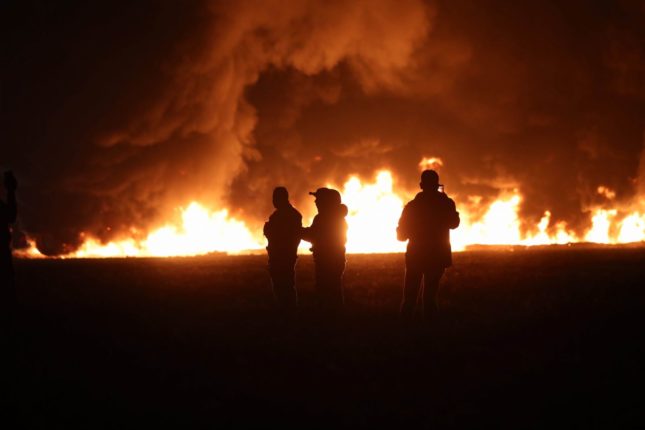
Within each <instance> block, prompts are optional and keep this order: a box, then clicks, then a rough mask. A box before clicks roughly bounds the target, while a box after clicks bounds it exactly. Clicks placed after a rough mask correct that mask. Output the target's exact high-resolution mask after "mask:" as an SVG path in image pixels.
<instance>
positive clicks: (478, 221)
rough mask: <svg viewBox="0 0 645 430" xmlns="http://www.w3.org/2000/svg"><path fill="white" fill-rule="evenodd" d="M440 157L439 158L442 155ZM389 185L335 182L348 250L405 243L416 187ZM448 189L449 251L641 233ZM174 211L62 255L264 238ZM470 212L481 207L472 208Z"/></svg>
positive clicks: (225, 217)
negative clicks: (404, 225) (526, 220)
mask: <svg viewBox="0 0 645 430" xmlns="http://www.w3.org/2000/svg"><path fill="white" fill-rule="evenodd" d="M436 160H438V159H433V162H434V163H435V165H436V163H437V161H436ZM426 161H427V160H426V159H424V160H423V161H422V163H421V164H424V165H429V163H430V161H427V162H426ZM438 162H439V163H441V160H439V161H438ZM421 164H420V166H421ZM395 185H396V184H395V181H394V178H393V177H392V174H391V173H390V172H389V171H381V172H378V173H377V175H376V178H375V180H374V181H373V182H371V183H370V182H365V181H361V180H360V179H359V178H358V177H351V178H350V179H349V180H348V181H347V182H345V184H344V185H343V186H341V187H337V189H338V190H339V191H340V192H341V194H342V196H343V202H344V203H345V204H346V205H347V207H348V208H349V214H348V216H347V223H348V227H349V228H348V232H347V250H348V252H353V253H369V252H401V251H404V250H405V243H403V242H399V241H397V240H396V226H397V223H398V219H399V216H400V215H401V211H402V210H403V205H404V202H406V201H408V200H410V199H411V198H412V197H413V195H414V194H413V193H397V191H396V186H395ZM451 197H452V198H453V199H454V200H455V202H456V204H457V210H459V212H460V216H461V225H460V226H459V228H457V229H456V230H452V231H451V241H452V245H453V250H455V251H460V250H464V249H466V248H467V247H468V246H469V245H476V244H480V245H526V246H530V245H547V244H566V243H573V242H581V241H585V242H594V243H603V244H617V243H632V242H644V241H645V214H644V213H641V212H638V211H634V212H631V213H625V211H622V212H619V211H618V210H617V209H610V210H608V209H596V210H594V211H592V216H591V227H590V228H589V230H588V231H587V232H586V233H585V234H584V235H582V236H577V235H576V234H574V233H573V232H572V231H570V230H569V229H568V228H567V225H566V223H564V222H562V221H560V222H556V223H555V224H553V225H552V214H551V212H550V211H548V210H546V211H545V212H544V215H543V216H542V218H541V219H540V221H539V222H538V223H537V224H536V225H535V226H534V227H533V228H532V229H531V228H529V229H528V231H529V233H526V232H525V233H523V232H522V229H521V221H520V218H519V215H518V213H519V207H520V204H521V202H522V196H521V194H520V192H519V191H518V190H514V191H511V192H509V193H508V194H506V195H502V196H500V197H499V198H498V199H497V200H496V201H493V202H492V203H490V204H489V205H488V206H487V207H483V208H482V205H483V203H482V197H481V196H465V197H464V196H458V195H454V196H451ZM469 209H470V210H471V211H472V213H471V212H469ZM482 209H483V210H482ZM180 211H181V222H180V223H178V224H176V225H173V224H168V225H165V226H163V227H161V228H159V229H156V230H154V231H152V232H151V233H149V234H148V235H147V236H146V237H145V238H144V239H141V240H135V239H133V238H127V239H124V240H121V241H113V242H110V243H100V242H99V241H98V240H96V239H93V238H88V239H87V240H86V241H85V242H84V243H83V245H82V246H81V248H79V249H78V250H77V251H76V252H74V253H72V254H70V255H67V256H65V257H125V256H137V257H143V256H155V257H163V256H187V255H200V254H206V253H209V252H215V251H219V252H228V253H239V252H246V251H259V250H262V249H263V248H264V246H265V239H264V238H263V237H262V233H261V232H252V231H251V230H250V229H249V228H248V227H247V226H246V224H245V223H244V222H243V221H241V220H238V219H235V218H232V217H231V216H230V215H229V213H228V211H227V210H225V209H224V210H220V211H211V210H209V209H207V208H206V207H204V206H202V205H201V204H199V203H197V202H193V203H191V204H190V205H188V206H187V207H186V208H183V209H180ZM474 213H478V214H480V215H479V216H475V215H474ZM305 215H306V216H305V220H307V219H308V220H309V221H310V220H311V219H312V218H313V214H305ZM307 216H308V217H307ZM529 227H530V226H529ZM308 248H309V244H308V243H306V242H302V245H301V248H300V251H301V252H303V253H307V252H308V251H307V250H308ZM17 255H19V256H22V257H28V258H33V257H38V256H42V255H41V254H40V253H39V252H38V250H37V249H36V247H35V244H34V243H33V242H31V243H30V247H28V248H27V249H25V250H23V251H19V252H17Z"/></svg>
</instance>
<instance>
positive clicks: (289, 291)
mask: <svg viewBox="0 0 645 430" xmlns="http://www.w3.org/2000/svg"><path fill="white" fill-rule="evenodd" d="M270 273H271V284H272V286H273V295H274V297H275V300H276V303H277V305H278V307H279V308H280V309H284V310H288V311H292V310H294V309H295V307H296V302H297V295H296V290H295V270H294V267H293V263H291V262H290V261H279V262H275V261H274V262H273V263H272V266H271V268H270Z"/></svg>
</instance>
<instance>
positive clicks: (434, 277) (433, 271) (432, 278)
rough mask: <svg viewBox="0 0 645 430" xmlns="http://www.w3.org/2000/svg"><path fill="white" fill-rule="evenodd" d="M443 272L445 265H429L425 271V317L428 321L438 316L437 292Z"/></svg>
mask: <svg viewBox="0 0 645 430" xmlns="http://www.w3.org/2000/svg"><path fill="white" fill-rule="evenodd" d="M443 272H444V268H443V267H429V268H426V269H425V270H424V271H423V293H422V294H423V318H424V319H425V320H426V321H427V322H432V321H434V320H435V319H436V317H437V311H438V308H437V293H438V292H439V282H440V281H441V276H443Z"/></svg>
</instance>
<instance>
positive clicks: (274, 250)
mask: <svg viewBox="0 0 645 430" xmlns="http://www.w3.org/2000/svg"><path fill="white" fill-rule="evenodd" d="M273 207H275V211H274V212H273V213H272V214H271V216H270V217H269V220H268V221H267V222H266V223H265V224H264V235H265V236H266V238H267V240H268V242H269V243H268V246H267V252H268V254H269V274H270V275H271V283H272V285H273V295H274V297H275V300H276V303H277V305H278V307H279V308H280V309H281V310H283V311H285V312H286V313H287V314H291V313H293V312H295V310H296V305H297V301H298V295H297V293H296V281H295V276H296V273H295V265H296V260H297V258H298V245H299V244H300V230H301V229H302V215H300V212H298V211H297V210H296V208H294V207H293V206H292V205H291V203H290V202H289V192H288V191H287V189H286V188H285V187H276V188H275V189H274V190H273Z"/></svg>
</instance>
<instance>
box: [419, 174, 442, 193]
mask: <svg viewBox="0 0 645 430" xmlns="http://www.w3.org/2000/svg"><path fill="white" fill-rule="evenodd" d="M419 186H420V187H421V189H422V190H423V191H437V188H439V174H438V173H437V172H435V171H434V170H424V171H423V172H422V173H421V182H420V183H419Z"/></svg>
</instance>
